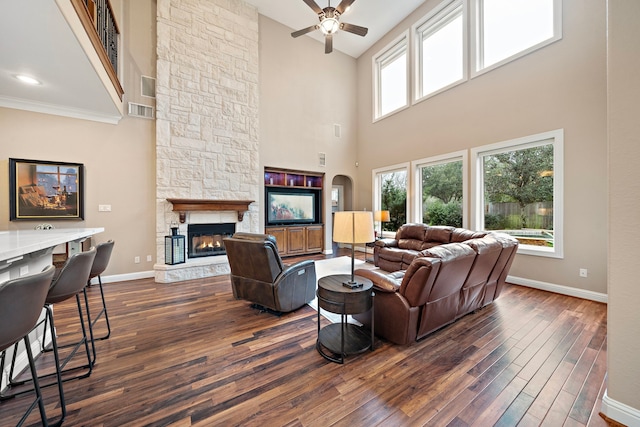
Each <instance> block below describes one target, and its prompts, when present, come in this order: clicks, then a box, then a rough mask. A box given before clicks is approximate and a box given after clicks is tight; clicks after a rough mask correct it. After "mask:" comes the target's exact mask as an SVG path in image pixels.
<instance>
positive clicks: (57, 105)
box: [0, 0, 120, 123]
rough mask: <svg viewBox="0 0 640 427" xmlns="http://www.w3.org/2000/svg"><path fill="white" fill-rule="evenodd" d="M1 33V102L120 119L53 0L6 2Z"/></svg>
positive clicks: (58, 111)
mask: <svg viewBox="0 0 640 427" xmlns="http://www.w3.org/2000/svg"><path fill="white" fill-rule="evenodd" d="M0 37H1V38H2V40H3V42H2V43H0V58H1V59H0V107H8V108H17V109H23V110H30V111H37V112H42V113H53V114H58V115H63V116H68V117H79V118H87V119H91V120H98V121H104V122H108V123H114V122H117V120H118V119H119V117H120V112H119V111H118V108H117V105H115V104H114V102H113V99H112V98H111V96H110V95H109V92H108V90H107V88H106V87H105V84H104V83H103V82H102V81H101V80H100V78H99V77H98V74H97V73H96V71H95V69H94V67H93V65H92V63H91V61H90V60H89V58H88V56H87V54H86V53H85V51H84V49H83V48H82V47H81V45H80V43H79V42H78V39H77V38H76V36H75V34H74V33H73V31H72V30H71V28H70V27H69V24H68V23H67V20H66V19H65V17H64V16H63V14H62V12H61V10H60V8H59V7H58V5H57V4H56V2H55V1H53V0H30V1H2V13H0ZM16 74H27V75H29V76H31V77H34V78H36V79H38V80H39V81H40V82H41V83H42V84H41V85H37V86H29V85H25V84H24V83H21V82H19V81H18V80H17V79H16V78H15V75H16Z"/></svg>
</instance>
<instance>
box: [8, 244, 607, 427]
mask: <svg viewBox="0 0 640 427" xmlns="http://www.w3.org/2000/svg"><path fill="white" fill-rule="evenodd" d="M343 254H344V253H343ZM362 256H363V254H359V257H362ZM308 258H315V259H322V258H324V256H316V257H308ZM296 260H298V259H288V260H287V262H293V261H296ZM89 291H90V294H91V298H92V301H93V305H92V307H97V306H98V305H97V304H98V302H97V299H96V297H98V296H99V290H98V288H96V287H91V288H90V289H89ZM105 292H106V298H107V305H108V308H109V313H110V318H111V323H112V329H113V332H112V335H111V338H110V339H109V340H106V341H100V342H97V344H96V345H97V350H98V357H97V362H96V365H95V367H94V370H93V373H92V375H91V376H90V377H89V378H85V379H82V380H74V381H70V382H66V383H65V384H64V390H65V395H66V399H67V410H68V414H67V418H66V420H65V422H64V425H65V426H232V425H243V426H244V425H255V426H331V425H337V426H351V427H353V426H376V425H380V426H420V425H430V426H446V425H448V426H492V425H496V426H515V425H520V426H533V425H536V426H537V425H548V426H560V425H565V426H591V427H597V426H606V423H605V421H604V420H602V419H601V417H600V416H599V415H598V412H599V408H600V404H601V398H602V393H603V390H604V384H605V377H606V336H607V333H606V332H607V324H606V305H604V304H600V303H596V302H591V301H586V300H581V299H577V298H572V297H566V296H562V295H558V294H553V293H548V292H543V291H538V290H534V289H529V288H525V287H520V286H515V285H510V286H508V287H507V288H506V290H505V291H504V292H503V294H502V295H501V296H500V298H499V299H498V300H497V301H496V302H495V303H493V304H491V305H489V306H487V307H485V308H483V309H482V310H480V311H478V312H476V313H473V314H470V315H468V316H466V317H464V318H462V319H460V320H459V321H457V322H456V323H454V324H452V325H450V326H448V327H446V328H444V329H442V330H440V331H437V332H435V333H434V334H432V335H430V336H428V337H427V338H426V339H424V340H422V341H420V342H418V343H414V344H413V345H410V346H406V347H402V346H396V345H392V344H390V343H388V342H385V341H383V340H381V339H379V340H377V343H376V349H375V351H373V352H366V353H363V354H361V355H357V356H351V357H349V358H348V359H347V362H346V363H345V364H344V365H338V364H335V363H331V362H328V361H326V360H325V359H323V358H322V357H321V356H320V355H319V354H318V353H317V352H316V350H315V341H316V335H317V318H316V312H315V311H314V310H313V309H312V308H310V307H308V306H304V307H303V308H301V309H299V310H297V311H296V312H293V313H289V314H286V315H283V316H281V317H276V316H273V315H271V314H267V313H260V312H258V311H256V310H254V309H251V308H250V307H249V303H248V302H245V301H236V300H234V299H233V296H232V293H231V287H230V283H229V279H228V277H227V276H224V277H216V278H209V279H199V280H191V281H186V282H180V283H173V284H158V283H154V282H153V280H152V279H144V280H136V281H128V282H119V283H109V284H106V285H105ZM74 304H75V301H73V300H69V303H61V304H58V305H56V306H55V317H56V322H57V327H58V333H59V336H60V338H59V339H60V340H61V341H65V340H68V339H70V337H69V335H71V334H73V333H76V332H77V330H78V328H77V326H76V325H75V323H72V322H70V321H69V319H74V321H75V318H74V317H73V316H74V315H73V314H72V313H73V311H72V310H75V309H76V308H75V306H74ZM323 322H326V320H325V319H324V318H323ZM97 333H98V334H99V333H100V331H98V332H97ZM49 358H50V355H49V354H45V355H44V356H43V357H41V358H40V360H39V363H40V364H41V365H43V364H47V363H50V360H49ZM44 393H45V397H46V404H47V405H46V408H47V411H48V415H49V416H50V418H55V417H56V416H58V414H59V412H60V409H59V407H58V405H57V397H56V396H57V394H56V389H55V387H49V388H47V389H45V391H44ZM30 399H31V397H28V398H27V397H21V398H17V399H12V400H10V401H5V402H2V403H1V404H0V425H1V426H13V425H15V424H16V422H17V420H18V418H19V417H20V416H21V414H22V413H23V411H24V409H25V407H26V405H28V404H29V402H30ZM38 424H39V419H38V413H37V410H36V411H34V413H33V414H32V415H31V417H30V418H29V420H28V422H27V425H38Z"/></svg>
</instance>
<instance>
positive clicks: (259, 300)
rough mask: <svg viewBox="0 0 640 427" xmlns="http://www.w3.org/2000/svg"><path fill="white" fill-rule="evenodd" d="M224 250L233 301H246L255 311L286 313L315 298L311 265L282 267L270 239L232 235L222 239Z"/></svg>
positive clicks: (314, 284)
mask: <svg viewBox="0 0 640 427" xmlns="http://www.w3.org/2000/svg"><path fill="white" fill-rule="evenodd" d="M224 247H225V249H226V251H227V257H228V258H229V265H230V267H231V287H232V289H233V296H234V297H235V298H236V299H243V300H247V301H250V302H252V303H254V306H256V308H258V309H265V308H266V309H269V310H272V311H275V312H277V313H286V312H290V311H293V310H296V309H298V308H300V307H302V306H303V305H305V304H306V303H308V302H309V301H311V300H312V299H313V298H315V291H316V266H315V263H314V262H313V261H312V260H307V261H301V262H299V263H297V264H293V265H286V264H283V263H282V259H281V258H280V255H279V254H278V247H277V245H276V239H275V238H274V237H273V236H270V235H267V234H253V233H235V234H234V235H233V236H232V237H230V238H225V239H224Z"/></svg>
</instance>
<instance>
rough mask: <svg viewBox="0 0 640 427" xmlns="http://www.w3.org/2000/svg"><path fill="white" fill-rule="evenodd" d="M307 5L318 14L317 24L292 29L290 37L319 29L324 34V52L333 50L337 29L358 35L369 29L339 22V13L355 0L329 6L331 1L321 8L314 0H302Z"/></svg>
mask: <svg viewBox="0 0 640 427" xmlns="http://www.w3.org/2000/svg"><path fill="white" fill-rule="evenodd" d="M302 1H304V2H305V3H306V4H307V6H309V7H310V8H311V9H313V11H314V12H315V13H317V14H318V19H320V23H319V24H315V25H312V26H310V27H307V28H303V29H302V30H298V31H294V32H293V33H291V37H294V38H295V37H300V36H301V35H303V34H307V33H310V32H311V31H314V30H321V31H322V33H323V34H324V53H331V51H332V50H333V35H334V34H335V33H336V32H337V31H338V30H344V31H348V32H350V33H353V34H357V35H359V36H363V37H364V36H366V35H367V31H369V30H368V29H367V28H365V27H360V26H358V25H353V24H347V23H346V22H340V15H342V14H343V13H344V12H345V11H346V10H347V9H349V7H351V4H352V3H353V2H354V1H355V0H342V1H341V2H340V4H339V5H338V7H331V2H329V5H328V6H327V7H325V8H324V9H322V8H321V7H320V6H318V4H317V3H316V2H315V1H314V0H302Z"/></svg>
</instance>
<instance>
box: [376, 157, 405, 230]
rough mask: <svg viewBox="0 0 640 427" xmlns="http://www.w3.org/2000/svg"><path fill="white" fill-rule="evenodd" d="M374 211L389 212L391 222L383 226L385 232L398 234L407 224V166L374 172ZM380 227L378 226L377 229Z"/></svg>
mask: <svg viewBox="0 0 640 427" xmlns="http://www.w3.org/2000/svg"><path fill="white" fill-rule="evenodd" d="M373 180H374V184H373V188H374V195H373V196H374V203H373V206H374V210H385V211H389V218H390V219H389V222H385V223H383V224H382V225H381V227H382V228H381V229H382V231H383V233H384V231H391V232H394V233H395V232H396V230H397V229H398V228H399V227H400V226H401V225H402V224H405V223H406V222H407V194H408V180H407V166H406V165H397V166H393V167H390V168H388V169H377V170H374V171H373ZM378 227H380V226H379V225H376V229H378Z"/></svg>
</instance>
